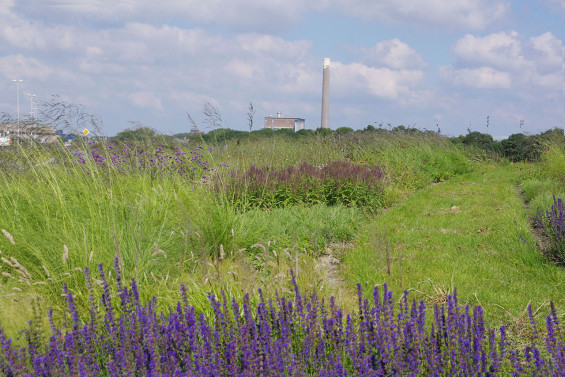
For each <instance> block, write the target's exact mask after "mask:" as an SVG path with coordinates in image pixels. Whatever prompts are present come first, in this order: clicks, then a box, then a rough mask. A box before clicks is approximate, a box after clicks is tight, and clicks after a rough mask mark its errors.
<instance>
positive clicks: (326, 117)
mask: <svg viewBox="0 0 565 377" xmlns="http://www.w3.org/2000/svg"><path fill="white" fill-rule="evenodd" d="M329 121H330V58H324V81H323V83H322V128H329V126H328V123H329Z"/></svg>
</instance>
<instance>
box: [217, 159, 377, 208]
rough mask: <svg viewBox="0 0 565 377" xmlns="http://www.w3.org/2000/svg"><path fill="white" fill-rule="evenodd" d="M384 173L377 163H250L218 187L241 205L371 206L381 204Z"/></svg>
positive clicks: (374, 206)
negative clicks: (272, 166)
mask: <svg viewBox="0 0 565 377" xmlns="http://www.w3.org/2000/svg"><path fill="white" fill-rule="evenodd" d="M383 179H384V173H383V171H382V170H381V169H380V168H379V167H378V166H368V165H359V164H355V163H351V162H347V161H332V162H330V163H328V164H326V165H325V166H323V167H317V166H313V165H310V164H308V163H306V162H303V163H302V164H301V165H300V166H298V167H295V166H288V167H286V168H282V169H279V170H273V169H270V168H268V167H264V168H259V167H256V166H251V167H250V168H249V169H248V170H247V171H246V172H239V171H232V172H231V174H230V175H229V177H228V178H227V180H226V181H224V182H221V183H220V182H218V183H217V184H216V189H217V190H218V191H219V190H222V189H223V190H225V192H226V193H227V196H228V197H229V198H230V199H231V200H232V201H233V202H234V203H235V204H236V206H238V207H239V208H241V209H248V208H255V207H258V208H264V207H268V208H282V207H287V206H289V205H293V204H299V203H302V204H327V205H336V204H344V205H348V206H358V207H362V208H366V209H369V210H377V209H379V208H381V207H382V200H381V199H382V191H383V183H384V182H383Z"/></svg>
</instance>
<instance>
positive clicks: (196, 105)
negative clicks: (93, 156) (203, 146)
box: [0, 0, 565, 138]
mask: <svg viewBox="0 0 565 377" xmlns="http://www.w3.org/2000/svg"><path fill="white" fill-rule="evenodd" d="M326 57H329V58H330V59H331V65H330V117H329V125H330V128H332V129H336V128H338V127H351V128H353V129H362V128H365V127H366V126H367V125H373V126H378V125H379V124H382V125H383V127H388V125H389V124H390V125H391V126H397V125H404V126H407V127H415V128H419V129H422V130H423V129H427V130H433V131H437V129H438V128H439V129H440V131H441V133H442V134H445V135H449V136H457V135H462V134H463V135H464V134H466V133H467V132H468V130H471V131H479V132H487V133H489V134H491V135H493V136H494V137H496V138H504V137H507V136H509V135H511V134H514V133H518V132H522V133H526V134H535V133H539V132H543V131H545V130H548V129H551V128H555V127H560V128H565V0H521V1H509V0H457V1H453V0H403V1H398V0H309V1H304V0H206V1H203V0H161V1H155V0H0V112H5V113H10V114H16V113H17V97H18V93H19V98H20V114H21V116H22V117H23V116H24V115H25V114H29V112H30V108H31V104H30V99H33V100H35V101H38V102H41V103H45V102H49V101H53V96H54V95H57V96H58V98H59V100H60V101H64V102H67V103H73V104H77V105H78V104H80V105H82V108H83V109H84V111H86V112H88V113H90V114H95V115H97V116H98V117H99V118H100V119H102V120H103V132H104V134H105V135H108V136H111V135H115V134H116V133H117V132H120V131H122V130H124V129H126V128H133V127H136V126H139V125H144V126H147V127H152V128H154V129H156V130H157V131H159V132H162V133H165V134H175V133H182V132H188V131H189V130H190V128H191V123H190V122H189V119H188V117H187V113H188V114H190V115H191V117H192V118H193V120H194V121H195V123H196V124H197V125H198V126H199V127H200V129H201V130H204V131H208V130H210V125H209V124H207V122H206V117H205V116H204V114H203V112H202V110H203V107H204V104H206V103H210V104H212V105H213V106H214V107H215V108H216V109H217V110H218V111H219V113H220V114H221V118H222V124H221V126H222V127H226V128H231V129H237V130H249V121H248V116H247V113H248V109H249V104H250V103H252V104H253V107H254V109H255V115H254V123H253V129H254V130H255V129H259V128H261V127H262V126H263V122H264V121H263V118H264V117H265V116H273V115H274V116H276V114H277V112H281V114H282V116H283V117H297V118H304V119H305V120H306V123H305V124H306V128H307V129H316V128H318V127H320V123H321V96H322V94H321V93H322V72H323V59H324V58H326ZM15 79H18V80H23V82H22V83H21V84H20V85H19V89H18V88H17V85H16V83H14V82H13V81H12V80H15ZM26 94H34V95H35V97H30V96H26ZM487 119H488V122H487Z"/></svg>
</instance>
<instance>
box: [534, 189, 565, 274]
mask: <svg viewBox="0 0 565 377" xmlns="http://www.w3.org/2000/svg"><path fill="white" fill-rule="evenodd" d="M564 215H565V213H564V209H563V200H562V199H561V198H556V197H555V196H553V205H552V206H551V209H548V210H547V211H545V213H543V212H541V211H538V214H537V216H536V223H537V225H538V226H539V227H540V228H541V229H543V232H544V233H545V234H546V235H547V236H548V237H549V239H550V240H551V247H550V248H549V250H548V252H549V254H550V257H551V259H553V260H555V261H556V262H557V263H559V264H561V265H565V219H564Z"/></svg>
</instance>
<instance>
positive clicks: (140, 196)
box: [0, 127, 565, 375]
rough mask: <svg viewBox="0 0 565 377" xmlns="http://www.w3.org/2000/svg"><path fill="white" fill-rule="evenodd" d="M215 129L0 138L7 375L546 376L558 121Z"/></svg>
mask: <svg viewBox="0 0 565 377" xmlns="http://www.w3.org/2000/svg"><path fill="white" fill-rule="evenodd" d="M230 132H231V131H230V130H222V129H218V130H216V131H215V132H213V133H209V134H206V135H196V136H193V135H190V137H189V138H188V139H187V140H185V141H183V142H181V141H179V140H174V139H172V138H171V139H167V138H158V137H154V136H155V134H148V135H146V136H147V138H146V139H143V140H141V141H137V142H135V141H131V140H130V139H128V138H122V141H120V140H115V141H110V142H92V143H87V144H80V143H75V144H73V145H72V146H71V147H67V148H66V147H63V146H42V147H37V148H25V147H22V148H13V149H6V150H3V151H2V155H1V159H0V164H1V166H2V169H1V172H0V218H1V219H2V222H1V228H2V232H3V234H4V236H3V237H1V238H0V250H1V253H2V254H1V257H2V259H1V260H2V265H1V269H0V271H1V273H2V275H1V276H0V295H1V297H2V299H3V302H2V304H1V305H0V329H2V336H1V337H0V338H1V339H0V341H1V342H2V345H3V346H2V351H0V368H3V369H2V371H3V372H4V373H5V374H9V372H10V371H11V372H12V373H13V374H14V375H17V374H23V373H24V372H23V371H24V370H35V372H33V373H39V372H38V371H40V370H44V373H47V374H49V373H51V374H53V373H55V374H57V373H63V372H62V370H63V369H64V371H65V372H64V373H68V374H73V373H75V372H72V370H75V371H77V370H78V371H81V370H82V371H84V373H82V372H80V373H82V374H83V375H89V374H94V375H95V374H96V373H98V372H99V371H102V369H104V370H103V374H107V375H123V374H124V373H125V371H134V370H136V371H139V373H141V374H144V373H146V374H147V375H149V374H154V373H169V374H175V373H178V374H180V373H181V372H182V373H186V375H193V374H203V373H205V371H208V373H212V374H214V373H215V374H216V375H217V374H227V373H230V374H233V373H236V374H246V373H247V374H248V375H257V373H258V372H257V371H258V370H259V369H257V368H263V369H261V370H262V371H263V372H264V374H268V373H267V371H271V372H269V373H271V374H275V375H277V374H281V373H280V371H281V370H286V371H287V374H289V375H309V374H316V375H352V374H362V373H361V371H363V370H366V374H367V375H369V374H371V373H375V374H377V375H379V374H378V373H380V375H391V374H392V375H394V374H400V375H401V374H403V373H404V374H405V372H407V371H416V370H419V371H420V372H421V373H428V372H429V371H430V370H432V369H434V370H436V369H437V370H439V371H441V372H439V375H445V374H447V373H450V371H451V372H455V371H459V372H461V373H463V374H465V373H467V374H469V375H475V374H477V373H479V372H480V371H482V372H483V373H486V372H489V373H493V374H496V373H497V371H503V372H500V373H510V371H513V372H515V373H522V374H531V373H534V372H535V371H536V370H537V371H546V372H547V373H551V371H555V373H557V374H558V373H559V372H557V371H562V370H563V368H564V361H563V359H564V353H565V350H564V348H563V347H564V346H563V342H562V330H560V328H559V323H560V321H561V319H562V315H561V314H560V313H559V309H560V307H562V305H564V304H563V303H565V293H564V292H563V290H562V289H559V288H558V287H559V284H561V283H562V282H565V271H564V270H563V267H562V266H561V265H560V264H559V261H558V260H557V259H556V258H555V255H558V253H559V252H560V251H559V250H563V236H562V232H561V233H559V232H560V231H561V228H559V226H561V225H562V216H563V214H562V204H560V203H561V202H560V199H559V198H565V188H564V186H565V184H564V181H563V176H564V174H565V142H564V138H563V131H562V130H552V131H550V132H549V131H548V132H547V133H544V134H541V135H535V136H524V135H522V136H514V135H513V136H514V137H510V138H509V139H508V140H510V141H506V143H504V141H503V142H495V141H493V140H492V138H490V139H489V137H486V136H484V135H483V134H473V133H472V132H470V133H469V135H467V136H464V137H460V138H456V139H449V138H445V137H443V136H441V135H439V134H437V133H434V132H427V131H426V132H422V131H419V130H415V129H410V128H408V129H406V128H396V129H393V130H390V131H388V130H384V129H382V128H374V127H373V128H367V129H366V130H365V131H364V132H351V130H348V129H342V130H339V132H337V131H336V132H335V133H332V132H325V131H324V132H325V133H328V134H327V135H323V134H324V132H322V130H318V131H317V132H313V131H312V132H306V131H305V132H298V133H296V134H295V133H288V132H280V131H272V130H261V131H253V132H251V133H243V134H239V135H238V136H237V137H235V136H234V137H233V138H232V137H227V135H228V134H229V133H230ZM222 135H223V136H222ZM487 136H488V135H487ZM208 137H211V138H210V139H208ZM118 139H119V138H118ZM205 139H207V140H208V141H206V140H205ZM534 141H535V142H534ZM528 143H529V144H528ZM505 156H506V157H505ZM518 161H520V162H518ZM516 162H518V163H516ZM518 194H520V195H521V197H520V196H519V195H518ZM554 195H555V199H554ZM524 203H526V204H527V205H528V206H529V209H525V208H524V207H523V205H524ZM552 205H553V208H552ZM536 215H537V221H536ZM555 224H557V225H555ZM559 224H561V225H559ZM535 227H539V228H537V229H538V230H539V232H540V233H539V236H540V237H542V238H541V239H540V238H537V237H538V236H536V233H535V232H534V230H535V229H534V228H535ZM544 235H545V236H544ZM538 239H539V240H541V241H543V242H541V241H537V240H538ZM540 242H541V243H540ZM540 246H541V247H540ZM560 248H561V249H560ZM556 250H557V251H556ZM556 262H557V263H556ZM113 263H114V265H115V266H114V267H115V269H114V273H113V274H112V272H111V270H110V269H108V268H107V267H108V266H109V265H112V264H113ZM104 267H105V269H104ZM85 268H86V269H87V270H86V272H85ZM291 269H292V271H294V278H291V276H290V274H291ZM90 271H98V273H97V274H92V276H91V274H90ZM103 271H106V272H104V273H103ZM85 274H86V276H87V284H85V283H84V280H85V279H84V278H85ZM116 274H118V280H117V286H115V287H113V286H112V284H110V283H109V282H110V281H112V280H114V278H113V276H114V275H116ZM497 275H503V276H504V278H497ZM132 279H133V280H132ZM499 280H500V284H502V285H500V284H499V282H498V281H499ZM125 281H128V282H129V281H132V283H131V285H130V288H126V285H125V284H124V282H125ZM386 282H388V283H389V287H392V288H393V289H394V290H395V291H400V292H401V291H404V290H407V291H410V292H411V294H412V295H414V296H415V298H416V299H417V300H422V301H421V303H420V302H418V303H416V304H414V305H413V306H412V305H410V304H409V303H408V301H406V298H404V299H401V301H400V303H401V304H400V307H399V309H398V311H395V310H394V307H395V305H394V302H393V301H392V298H391V296H388V295H389V293H385V298H383V299H382V300H381V299H379V300H376V299H369V301H368V302H365V298H368V297H369V296H368V295H367V294H365V293H362V289H361V287H368V289H364V290H365V291H368V292H370V291H372V287H373V286H377V287H380V286H383V284H384V283H386ZM357 283H360V284H361V285H360V286H358V288H357V291H358V292H359V298H358V299H357V298H355V297H356V295H355V291H356V289H355V285H356V284H357ZM181 284H184V285H183V286H184V288H183V289H182V291H180V292H179V286H180V285H181ZM502 286H503V288H501V287H502ZM62 287H65V288H64V292H62V289H63V288H62ZM299 287H300V289H301V290H302V291H303V292H312V293H311V294H310V293H308V295H307V296H305V297H304V298H303V297H302V296H301V294H300V289H299ZM455 287H458V288H459V291H458V294H456V293H455ZM259 289H260V291H259ZM501 289H502V291H501ZM381 292H382V289H381ZM386 292H389V291H386ZM152 297H156V298H157V299H154V300H152V299H151V298H152ZM404 297H406V295H405V296H404ZM456 297H458V300H459V301H460V302H461V303H462V305H459V304H458V302H457V298H456ZM232 300H233V301H232ZM550 300H553V301H555V302H556V303H557V305H556V308H553V307H551V308H550V306H549V302H550ZM30 301H33V302H34V304H33V305H29V302H30ZM179 302H180V304H179ZM328 303H331V304H330V305H329V306H328ZM435 305H437V307H436V306H435ZM467 305H468V306H467ZM473 307H476V308H475V309H473ZM234 308H238V309H237V310H236V309H234ZM300 308H302V309H300ZM48 310H50V312H49V313H50V314H49V315H46V313H47V311H48ZM483 311H484V314H483ZM369 313H370V315H369ZM425 313H434V314H433V315H428V316H426V315H425ZM471 313H472V314H471ZM485 318H486V319H485ZM31 319H33V321H32V322H31V324H29V325H26V324H25V322H26V321H28V320H31ZM535 320H538V321H539V320H544V321H545V327H544V328H543V329H539V328H537V327H536V326H534V321H535ZM489 323H490V326H495V327H496V328H497V330H496V331H494V330H493V331H491V330H489V329H488V327H489V325H488V324H489ZM501 326H502V327H501ZM532 326H533V327H532ZM286 327H288V328H290V329H292V330H293V331H292V334H291V335H288V334H286V335H285V334H284V333H283V329H284V328H286ZM23 329H27V330H25V331H23V332H22V330H23ZM48 329H49V330H48ZM379 329H380V330H379ZM284 331H286V330H284ZM191 334H192V335H191ZM234 334H237V335H234ZM532 334H533V335H532ZM170 336H173V337H176V338H175V339H171V338H167V337H170ZM532 336H533V337H532ZM191 337H192V338H191ZM9 339H12V340H9ZM190 339H192V340H190ZM189 340H190V342H195V343H190V342H189V343H186V342H187V341H189ZM126 344H127V345H131V347H132V348H124V345H126ZM250 344H252V345H253V346H250ZM430 345H431V346H432V347H431V350H432V353H426V351H425V350H427V349H430ZM20 346H22V347H24V348H21V349H20V348H19V347H20ZM171 347H172V348H171ZM246 347H247V348H246ZM249 347H252V348H249ZM253 347H255V348H253ZM277 347H278V348H277ZM106 349H108V350H110V349H115V351H112V352H111V353H110V354H108V355H109V356H106V352H105V351H104V350H106ZM277 355H279V356H280V355H286V356H284V357H279V358H276V357H275V356H277ZM107 357H109V359H108V358H107ZM47 360H59V361H60V362H58V363H57V364H55V365H50V364H48V361H47ZM211 360H214V362H213V363H210V361H211ZM281 360H282V361H281ZM10 368H12V369H10ZM26 368H31V369H26ZM33 368H35V369H33ZM41 368H43V369H41ZM49 368H63V369H49ZM73 368H74V369H73ZM81 368H82V369H81ZM106 368H107V369H106ZM167 368H171V369H167ZM210 368H212V369H210ZM213 368H219V369H213ZM277 368H278V369H277ZM281 368H282V369H281ZM418 368H419V369H418ZM544 368H545V369H544ZM559 368H561V369H559ZM164 371H167V372H164ZM191 373H193V374H191ZM300 373H303V374H300ZM324 373H325V374H324ZM183 375H184V374H183ZM517 375H518V374H517Z"/></svg>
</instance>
